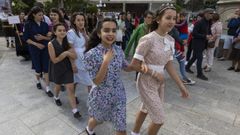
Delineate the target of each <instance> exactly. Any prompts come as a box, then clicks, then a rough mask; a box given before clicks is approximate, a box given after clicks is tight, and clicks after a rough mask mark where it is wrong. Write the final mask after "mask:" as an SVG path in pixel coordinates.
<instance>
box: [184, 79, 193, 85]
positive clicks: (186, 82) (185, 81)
mask: <svg viewBox="0 0 240 135" xmlns="http://www.w3.org/2000/svg"><path fill="white" fill-rule="evenodd" d="M182 82H183V84H185V85H193V84H195V83H196V81H193V80H191V79H186V80H182Z"/></svg>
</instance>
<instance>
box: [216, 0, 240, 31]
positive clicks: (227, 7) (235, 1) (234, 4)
mask: <svg viewBox="0 0 240 135" xmlns="http://www.w3.org/2000/svg"><path fill="white" fill-rule="evenodd" d="M237 8H240V0H219V1H218V2H217V12H218V13H219V14H220V16H221V18H220V20H221V22H223V24H224V25H223V30H224V32H226V31H227V21H228V20H229V18H230V17H232V16H234V12H235V10H236V9H237Z"/></svg>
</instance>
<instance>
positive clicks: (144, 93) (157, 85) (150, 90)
mask: <svg viewBox="0 0 240 135" xmlns="http://www.w3.org/2000/svg"><path fill="white" fill-rule="evenodd" d="M175 22H176V10H175V8H174V7H173V5H172V4H166V5H162V7H161V9H160V10H157V12H156V19H155V22H154V23H153V26H152V27H153V28H152V30H153V31H152V32H151V33H149V34H147V35H145V36H144V37H142V38H141V39H140V41H139V44H138V47H137V49H136V53H135V55H134V59H133V60H132V63H131V65H132V66H135V67H138V68H140V67H141V65H142V64H143V63H144V64H146V65H145V66H144V67H145V71H144V72H142V73H140V74H139V76H138V79H137V88H138V90H139V94H140V98H141V101H142V107H141V110H140V111H139V112H138V114H137V118H136V121H135V126H134V129H133V131H132V133H131V134H132V135H140V134H139V131H140V128H141V126H142V124H143V122H144V120H145V118H146V116H147V114H149V116H150V118H151V120H152V122H151V124H150V126H149V129H148V135H156V134H157V133H158V130H159V129H160V127H161V126H162V125H163V121H164V109H163V99H164V76H163V74H164V69H166V70H167V72H168V73H169V75H170V76H171V77H172V79H173V80H174V81H175V82H176V83H177V85H178V87H179V88H180V92H181V95H182V97H183V98H187V97H188V91H187V89H186V87H185V86H184V84H183V83H182V81H181V79H180V78H179V76H178V75H177V72H176V70H175V69H174V67H173V64H172V60H173V54H174V39H173V38H172V37H171V36H170V35H168V34H167V33H168V32H169V31H170V30H171V29H172V28H173V27H174V25H175Z"/></svg>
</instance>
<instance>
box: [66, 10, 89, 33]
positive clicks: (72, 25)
mask: <svg viewBox="0 0 240 135" xmlns="http://www.w3.org/2000/svg"><path fill="white" fill-rule="evenodd" d="M78 15H80V16H83V18H84V22H85V23H84V28H86V26H87V22H86V17H85V15H84V14H83V13H80V12H75V13H73V14H72V16H71V20H70V23H71V28H72V29H74V31H75V33H76V34H77V36H78V37H80V35H79V33H78V32H79V30H78V29H77V26H76V24H74V22H75V20H76V18H77V16H78Z"/></svg>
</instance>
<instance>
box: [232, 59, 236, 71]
mask: <svg viewBox="0 0 240 135" xmlns="http://www.w3.org/2000/svg"><path fill="white" fill-rule="evenodd" d="M236 64H237V61H236V60H233V61H232V67H234V69H235V66H236Z"/></svg>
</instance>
